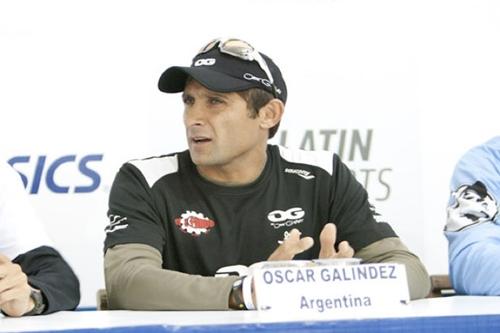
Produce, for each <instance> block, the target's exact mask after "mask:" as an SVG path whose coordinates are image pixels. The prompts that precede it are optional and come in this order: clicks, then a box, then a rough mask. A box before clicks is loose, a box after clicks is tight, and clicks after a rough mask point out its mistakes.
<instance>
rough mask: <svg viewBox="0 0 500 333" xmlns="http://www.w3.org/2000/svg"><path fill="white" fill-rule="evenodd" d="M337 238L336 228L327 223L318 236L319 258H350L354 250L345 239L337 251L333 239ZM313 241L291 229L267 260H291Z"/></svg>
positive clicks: (311, 244)
mask: <svg viewBox="0 0 500 333" xmlns="http://www.w3.org/2000/svg"><path fill="white" fill-rule="evenodd" d="M336 239H337V228H336V227H335V224H333V223H327V224H326V225H325V226H324V227H323V230H322V231H321V234H320V236H319V241H320V244H321V250H320V252H319V259H331V258H352V256H353V255H354V250H353V249H352V247H351V246H350V245H349V243H348V242H347V241H343V242H340V244H339V248H338V251H337V250H335V240H336ZM313 244H314V241H313V239H312V238H311V237H304V238H300V231H298V230H297V229H292V231H290V234H289V236H288V237H287V238H286V239H285V240H283V243H282V244H281V245H280V246H278V248H277V249H276V250H275V251H274V252H273V253H272V254H271V255H270V256H269V258H268V259H267V260H269V261H274V260H292V259H293V257H295V256H296V255H297V254H299V253H302V252H304V251H305V250H307V249H309V248H311V247H312V246H313Z"/></svg>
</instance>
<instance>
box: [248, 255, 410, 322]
mask: <svg viewBox="0 0 500 333" xmlns="http://www.w3.org/2000/svg"><path fill="white" fill-rule="evenodd" d="M290 263H293V261H291V262H290ZM252 275H253V277H254V283H255V284H254V288H255V290H254V291H255V296H256V301H257V309H259V310H276V311H287V312H316V313H323V312H346V311H348V312H353V311H356V312H359V311H364V310H369V309H377V310H380V309H382V308H384V309H386V308H387V307H388V306H395V307H396V306H397V307H399V306H402V304H406V303H408V301H409V292H408V284H407V279H406V270H405V267H404V265H402V264H392V263H387V264H386V263H382V264H364V265H357V264H354V265H352V264H350V265H338V264H314V263H313V264H312V265H303V264H302V265H295V266H286V265H283V264H281V265H280V267H273V266H272V263H271V262H268V263H267V265H266V264H263V265H261V266H260V267H256V268H255V269H253V270H252Z"/></svg>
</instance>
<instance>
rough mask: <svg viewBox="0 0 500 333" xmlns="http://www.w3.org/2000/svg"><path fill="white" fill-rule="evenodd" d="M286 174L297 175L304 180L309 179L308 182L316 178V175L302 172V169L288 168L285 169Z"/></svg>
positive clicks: (305, 171)
mask: <svg viewBox="0 0 500 333" xmlns="http://www.w3.org/2000/svg"><path fill="white" fill-rule="evenodd" d="M285 173H292V174H296V175H297V176H299V177H302V178H304V179H307V180H309V179H313V178H314V175H311V172H310V171H307V170H302V169H289V168H286V169H285Z"/></svg>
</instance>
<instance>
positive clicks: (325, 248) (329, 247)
mask: <svg viewBox="0 0 500 333" xmlns="http://www.w3.org/2000/svg"><path fill="white" fill-rule="evenodd" d="M336 239H337V228H336V227H335V224H333V223H327V224H325V226H324V227H323V230H321V233H320V234H319V242H320V246H321V249H320V251H319V258H320V259H328V258H333V257H334V256H335V255H336V251H335V247H334V245H335V240H336Z"/></svg>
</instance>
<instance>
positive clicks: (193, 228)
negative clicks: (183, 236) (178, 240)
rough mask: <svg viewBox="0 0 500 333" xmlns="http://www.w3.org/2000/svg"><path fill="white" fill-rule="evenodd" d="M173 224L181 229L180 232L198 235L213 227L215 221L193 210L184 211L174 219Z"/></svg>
mask: <svg viewBox="0 0 500 333" xmlns="http://www.w3.org/2000/svg"><path fill="white" fill-rule="evenodd" d="M175 225H176V226H177V227H178V228H179V229H181V231H182V232H185V233H188V234H190V235H192V236H196V237H197V236H200V235H201V234H206V233H208V232H209V231H210V229H212V228H213V227H215V222H214V221H212V220H210V219H209V218H207V217H205V216H203V214H202V213H196V212H194V211H189V210H188V211H186V212H185V213H183V214H182V215H181V217H178V218H176V219H175Z"/></svg>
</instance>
